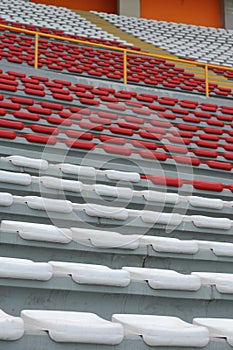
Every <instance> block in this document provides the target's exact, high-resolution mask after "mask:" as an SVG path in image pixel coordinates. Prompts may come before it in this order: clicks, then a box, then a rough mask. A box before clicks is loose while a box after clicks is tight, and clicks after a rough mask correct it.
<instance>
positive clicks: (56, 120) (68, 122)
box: [45, 116, 72, 126]
mask: <svg viewBox="0 0 233 350" xmlns="http://www.w3.org/2000/svg"><path fill="white" fill-rule="evenodd" d="M45 120H47V122H48V123H50V124H56V125H62V126H71V125H72V121H71V120H70V119H63V118H56V117H50V116H49V117H46V118H45Z"/></svg>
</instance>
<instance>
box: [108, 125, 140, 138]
mask: <svg viewBox="0 0 233 350" xmlns="http://www.w3.org/2000/svg"><path fill="white" fill-rule="evenodd" d="M109 130H110V131H111V132H112V133H114V134H121V135H126V136H132V135H133V134H134V131H133V130H132V129H127V128H119V127H117V126H110V127H109Z"/></svg>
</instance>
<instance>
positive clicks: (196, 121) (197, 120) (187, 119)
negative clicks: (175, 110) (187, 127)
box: [182, 116, 201, 124]
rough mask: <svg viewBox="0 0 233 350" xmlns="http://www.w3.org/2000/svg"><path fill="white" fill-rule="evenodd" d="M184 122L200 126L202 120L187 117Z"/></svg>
mask: <svg viewBox="0 0 233 350" xmlns="http://www.w3.org/2000/svg"><path fill="white" fill-rule="evenodd" d="M182 119H183V121H184V122H188V123H197V124H199V123H200V121H201V119H200V118H194V117H188V116H185V117H183V118H182Z"/></svg>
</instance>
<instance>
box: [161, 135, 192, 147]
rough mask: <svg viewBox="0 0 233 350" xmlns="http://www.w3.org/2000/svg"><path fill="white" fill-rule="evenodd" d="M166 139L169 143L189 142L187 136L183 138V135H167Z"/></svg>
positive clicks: (187, 143)
mask: <svg viewBox="0 0 233 350" xmlns="http://www.w3.org/2000/svg"><path fill="white" fill-rule="evenodd" d="M166 139H167V140H168V141H169V142H171V143H180V144H185V145H189V144H190V140H189V139H188V138H185V137H178V136H167V137H166Z"/></svg>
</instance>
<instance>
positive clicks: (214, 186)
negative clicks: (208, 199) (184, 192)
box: [192, 180, 224, 192]
mask: <svg viewBox="0 0 233 350" xmlns="http://www.w3.org/2000/svg"><path fill="white" fill-rule="evenodd" d="M192 184H193V187H194V188H196V189H198V190H205V191H215V192H222V191H223V188H224V187H223V185H222V184H221V183H220V182H207V181H201V180H193V182H192Z"/></svg>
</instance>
